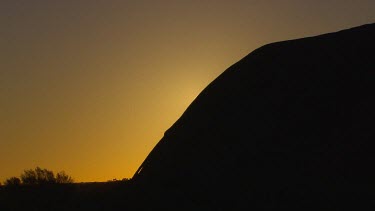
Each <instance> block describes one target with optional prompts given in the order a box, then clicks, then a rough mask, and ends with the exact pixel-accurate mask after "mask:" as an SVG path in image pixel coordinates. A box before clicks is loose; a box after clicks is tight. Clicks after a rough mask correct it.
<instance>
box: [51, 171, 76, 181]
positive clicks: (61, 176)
mask: <svg viewBox="0 0 375 211" xmlns="http://www.w3.org/2000/svg"><path fill="white" fill-rule="evenodd" d="M55 180H56V183H59V184H65V183H73V182H74V180H73V178H72V177H71V176H69V175H67V174H66V173H65V172H64V171H60V172H59V173H57V174H56V179H55Z"/></svg>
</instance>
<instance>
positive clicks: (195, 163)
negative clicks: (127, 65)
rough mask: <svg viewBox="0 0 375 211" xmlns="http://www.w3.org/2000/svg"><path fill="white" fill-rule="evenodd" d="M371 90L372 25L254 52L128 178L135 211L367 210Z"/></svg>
mask: <svg viewBox="0 0 375 211" xmlns="http://www.w3.org/2000/svg"><path fill="white" fill-rule="evenodd" d="M374 93H375V24H367V25H362V26H358V27H354V28H350V29H346V30H342V31H338V32H333V33H328V34H323V35H319V36H313V37H306V38H301V39H296V40H287V41H282V42H276V43H271V44H267V45H265V46H263V47H260V48H259V49H256V50H255V51H253V52H251V53H250V54H249V55H247V56H246V57H244V58H243V59H241V60H240V61H238V62H237V63H235V64H234V65H232V66H231V67H229V68H228V69H227V70H225V71H224V72H223V73H222V74H221V75H220V76H219V77H217V78H216V79H215V80H214V81H213V82H212V83H210V84H209V85H208V86H207V87H206V88H205V89H204V90H203V91H202V92H201V93H200V94H199V96H198V97H197V98H196V99H195V100H194V101H193V102H192V103H191V105H190V106H189V107H188V108H187V110H186V111H185V112H184V113H183V115H182V116H181V117H180V118H179V119H178V120H177V122H176V123H175V124H173V126H172V127H171V128H170V129H169V130H168V131H166V133H165V135H164V137H163V138H162V139H161V140H160V141H159V143H158V144H157V145H156V146H155V148H154V149H153V150H152V151H151V153H150V154H149V155H148V157H147V158H146V159H145V161H144V162H143V164H142V165H141V166H140V168H139V169H138V171H137V172H136V173H135V175H134V177H133V181H134V183H135V184H136V185H137V186H138V187H139V195H138V197H142V200H141V201H142V203H140V204H139V207H140V208H142V207H147V206H151V207H158V208H176V209H180V210H181V209H183V208H186V209H187V210H192V209H203V210H230V209H232V210H240V209H241V210H243V208H244V207H245V208H257V209H260V210H267V209H276V208H292V207H298V208H311V207H317V208H319V207H325V208H337V207H347V206H349V205H353V204H357V203H369V202H370V201H373V199H372V197H373V196H374V193H375V173H373V166H374V163H375V154H374V152H375V143H374V141H375V128H374V126H375V100H374ZM138 201H139V200H138Z"/></svg>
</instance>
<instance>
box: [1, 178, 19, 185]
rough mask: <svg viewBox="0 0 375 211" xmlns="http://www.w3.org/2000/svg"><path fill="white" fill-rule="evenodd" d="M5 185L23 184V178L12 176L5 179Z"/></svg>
mask: <svg viewBox="0 0 375 211" xmlns="http://www.w3.org/2000/svg"><path fill="white" fill-rule="evenodd" d="M4 185H5V186H19V185H21V180H20V178H18V177H11V178H8V179H6V180H5V182H4Z"/></svg>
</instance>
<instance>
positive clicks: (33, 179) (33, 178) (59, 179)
mask: <svg viewBox="0 0 375 211" xmlns="http://www.w3.org/2000/svg"><path fill="white" fill-rule="evenodd" d="M20 178H21V179H20ZM20 178H18V177H11V178H9V179H7V180H5V182H4V185H5V186H18V185H46V184H66V183H73V182H74V180H73V178H72V177H71V176H69V175H68V174H66V173H65V172H64V171H61V172H58V173H57V174H56V176H55V174H54V172H53V171H51V170H48V169H42V168H40V167H36V168H35V169H28V170H24V172H23V173H22V174H21V176H20Z"/></svg>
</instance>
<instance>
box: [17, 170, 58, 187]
mask: <svg viewBox="0 0 375 211" xmlns="http://www.w3.org/2000/svg"><path fill="white" fill-rule="evenodd" d="M21 180H22V182H23V184H25V185H37V184H53V183H56V179H55V176H54V173H53V171H50V170H47V169H41V168H40V167H36V168H35V170H33V169H29V170H25V171H24V173H23V174H21Z"/></svg>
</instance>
